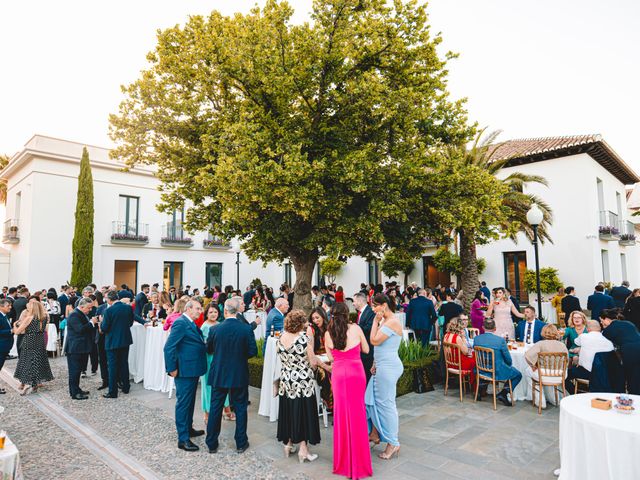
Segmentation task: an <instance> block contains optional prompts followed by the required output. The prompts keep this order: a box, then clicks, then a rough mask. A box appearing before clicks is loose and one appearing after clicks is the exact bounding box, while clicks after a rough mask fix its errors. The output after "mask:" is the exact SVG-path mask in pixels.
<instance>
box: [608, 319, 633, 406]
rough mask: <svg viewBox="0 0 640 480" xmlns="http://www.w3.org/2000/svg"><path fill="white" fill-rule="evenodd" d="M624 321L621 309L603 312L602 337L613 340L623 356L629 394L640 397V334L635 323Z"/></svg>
mask: <svg viewBox="0 0 640 480" xmlns="http://www.w3.org/2000/svg"><path fill="white" fill-rule="evenodd" d="M623 319H624V317H623V316H622V314H621V313H620V309H619V308H612V309H610V310H603V311H602V313H601V314H600V323H601V324H602V327H603V328H604V329H603V330H602V335H604V337H605V338H608V339H609V340H611V343H613V344H614V345H615V346H616V348H617V349H618V351H619V352H620V354H621V355H622V366H623V368H624V377H625V380H626V382H627V392H629V393H630V394H633V395H640V332H638V329H637V328H636V326H635V325H634V324H633V323H631V322H629V321H627V320H623Z"/></svg>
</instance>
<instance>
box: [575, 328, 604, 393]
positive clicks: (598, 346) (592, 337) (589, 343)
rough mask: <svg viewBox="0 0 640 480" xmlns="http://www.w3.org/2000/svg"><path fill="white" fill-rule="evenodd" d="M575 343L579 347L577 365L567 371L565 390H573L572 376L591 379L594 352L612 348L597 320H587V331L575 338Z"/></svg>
mask: <svg viewBox="0 0 640 480" xmlns="http://www.w3.org/2000/svg"><path fill="white" fill-rule="evenodd" d="M575 344H576V345H577V346H579V347H580V354H579V356H578V366H577V367H571V368H570V369H569V370H568V371H567V379H566V381H565V387H566V389H567V392H573V391H574V386H573V383H572V382H571V380H573V379H574V378H581V379H584V380H590V379H591V367H592V366H593V359H594V357H595V356H596V353H600V352H610V351H612V350H613V343H611V341H610V340H608V339H607V338H605V337H604V335H602V328H601V327H600V322H598V321H597V320H589V321H587V333H583V334H582V335H580V336H579V337H578V338H576V341H575Z"/></svg>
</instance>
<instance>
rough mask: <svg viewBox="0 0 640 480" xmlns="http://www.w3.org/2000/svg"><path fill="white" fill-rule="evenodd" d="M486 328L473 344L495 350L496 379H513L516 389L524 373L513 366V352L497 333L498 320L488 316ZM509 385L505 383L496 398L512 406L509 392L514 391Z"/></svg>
mask: <svg viewBox="0 0 640 480" xmlns="http://www.w3.org/2000/svg"><path fill="white" fill-rule="evenodd" d="M484 330H485V333H483V334H481V335H478V336H477V337H475V338H474V339H473V346H474V347H484V348H490V349H492V350H493V352H494V358H495V366H494V367H495V371H496V380H500V381H505V380H511V387H512V388H513V390H515V389H516V386H517V385H518V383H520V380H522V374H521V373H520V372H519V371H518V370H517V369H516V368H515V367H514V366H513V360H512V359H511V354H510V353H509V349H508V348H507V342H506V341H505V339H504V338H502V337H499V336H498V335H496V334H495V332H496V322H495V321H494V320H493V319H492V318H486V319H485V320H484ZM508 385H509V384H508V383H505V386H504V388H503V389H502V390H501V391H500V392H499V393H498V394H497V395H496V398H497V399H498V400H500V402H501V403H502V404H503V405H506V406H507V407H512V406H513V405H512V403H511V402H510V401H509V399H508V398H507V394H511V395H513V392H512V391H511V392H510V391H509V389H508Z"/></svg>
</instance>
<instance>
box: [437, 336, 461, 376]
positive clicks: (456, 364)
mask: <svg viewBox="0 0 640 480" xmlns="http://www.w3.org/2000/svg"><path fill="white" fill-rule="evenodd" d="M442 346H443V348H444V361H445V363H446V365H447V368H455V369H457V370H462V358H461V355H460V346H459V345H458V344H456V343H449V342H442Z"/></svg>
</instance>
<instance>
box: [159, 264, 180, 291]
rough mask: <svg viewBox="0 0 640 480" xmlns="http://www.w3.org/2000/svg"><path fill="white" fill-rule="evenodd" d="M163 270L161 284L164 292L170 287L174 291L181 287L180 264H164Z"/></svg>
mask: <svg viewBox="0 0 640 480" xmlns="http://www.w3.org/2000/svg"><path fill="white" fill-rule="evenodd" d="M163 270H164V275H163V278H162V283H163V285H164V291H165V292H168V291H169V289H170V288H171V287H175V288H176V289H178V288H180V287H182V270H183V268H182V262H164V269H163Z"/></svg>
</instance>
